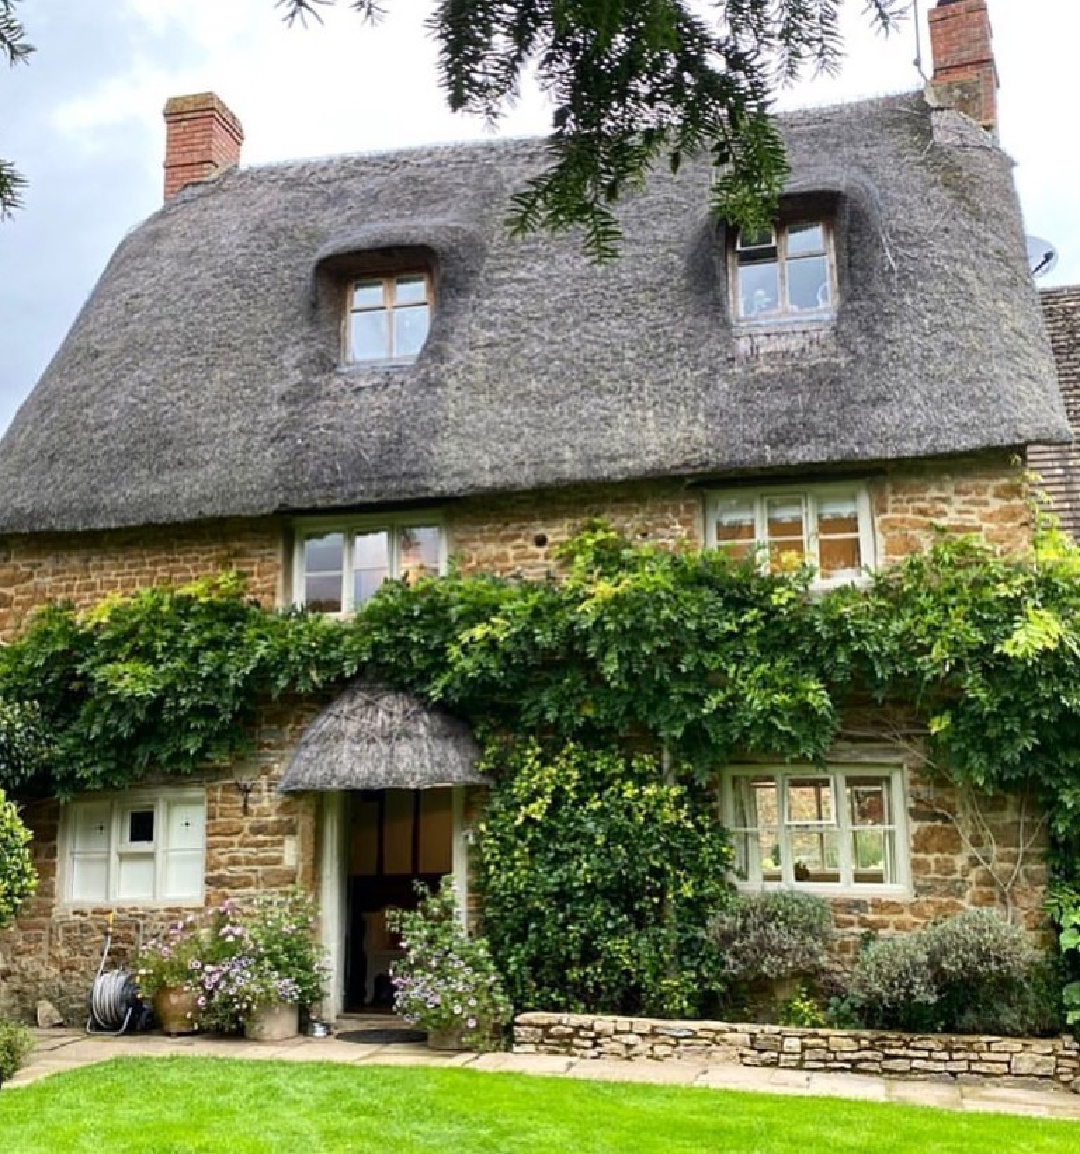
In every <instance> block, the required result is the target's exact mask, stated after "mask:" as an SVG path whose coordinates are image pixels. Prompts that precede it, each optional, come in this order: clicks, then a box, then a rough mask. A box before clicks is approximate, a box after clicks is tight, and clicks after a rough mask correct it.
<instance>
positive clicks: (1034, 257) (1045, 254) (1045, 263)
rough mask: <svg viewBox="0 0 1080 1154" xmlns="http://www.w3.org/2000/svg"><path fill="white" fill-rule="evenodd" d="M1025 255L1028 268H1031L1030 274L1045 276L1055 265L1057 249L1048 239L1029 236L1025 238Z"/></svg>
mask: <svg viewBox="0 0 1080 1154" xmlns="http://www.w3.org/2000/svg"><path fill="white" fill-rule="evenodd" d="M1027 256H1028V268H1029V269H1031V275H1032V276H1034V277H1040V276H1046V274H1047V273H1050V272H1053V271H1054V269H1055V268H1056V267H1057V262H1058V254H1057V249H1056V248H1054V246H1053V245H1052V244H1051V243H1050V242H1049V241H1048V240H1043V239H1042V238H1041V237H1037V236H1029V237H1028V238H1027Z"/></svg>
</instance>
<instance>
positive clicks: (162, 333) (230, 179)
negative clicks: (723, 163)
mask: <svg viewBox="0 0 1080 1154" xmlns="http://www.w3.org/2000/svg"><path fill="white" fill-rule="evenodd" d="M782 126H783V130H784V133H785V136H786V139H787V142H788V145H789V148H790V156H791V159H792V162H793V166H794V167H793V176H792V184H791V193H792V195H793V196H795V197H802V198H804V200H805V199H806V198H814V199H815V200H818V199H820V200H822V201H824V202H826V203H827V204H828V205H829V206H830V210H831V211H833V212H834V213H835V216H834V219H835V222H836V226H837V234H838V266H839V277H840V305H839V310H838V315H837V318H836V323H835V326H834V327H833V328H831V329H829V330H828V331H826V332H824V333H818V334H816V335H810V336H806V335H804V334H798V333H796V334H790V333H789V334H787V335H785V336H783V337H780V338H776V339H772V338H769V339H765V340H760V341H753V340H748V339H746V338H745V337H740V335H739V334H738V333H737V332H736V331H735V329H734V328H733V325H732V320H731V309H730V307H729V302H728V296H729V290H728V286H727V272H726V256H725V233H724V230H723V228H722V227H720V228H718V227H717V225H716V224H715V222H713V221H712V220H710V218H709V217H708V215H707V213H706V211H705V205H706V203H707V197H708V187H709V180H710V171H709V169H708V166H707V164H706V163H705V162H704V161H701V162H699V163H695V164H690V165H686V166H684V168H683V170H682V171H681V172H680V174H679V176H678V177H672V176H670V175H669V174H667V173H666V172H660V173H658V174H656V175H655V176H654V177H653V178H652V179H651V180H650V182H649V184H648V187H647V188H646V189H644V190H643V191H641V192H640V193H639V194H636V195H634V196H632V197H631V198H630V199H629V200H628V201H627V203H626V204H625V206H624V209H623V211H622V213H621V217H622V222H623V227H624V230H625V242H624V245H623V252H622V256H621V259H619V260H618V261H616V262H614V263H612V264H610V265H608V266H605V267H602V268H597V267H594V266H592V265H591V264H590V263H589V262H588V261H587V260H586V259H585V258H584V257H583V256H582V254H581V251H580V246H579V240H578V238H577V237H576V236H560V237H551V236H546V235H545V236H534V237H530V238H527V239H525V240H523V241H516V240H513V239H511V238H510V236H509V235H508V233H507V231H506V229H505V227H504V222H505V219H506V216H507V213H508V208H509V197H510V196H511V194H512V193H513V192H514V191H515V190H518V189H520V188H521V187H522V185H523V183H524V181H525V180H526V179H527V178H529V177H530V176H531V175H533V174H535V173H537V172H538V171H540V170H541V168H542V166H543V165H544V164H545V162H546V161H545V155H544V144H543V142H542V141H538V140H532V141H487V142H483V143H478V144H467V145H454V146H449V147H435V148H424V149H416V150H412V151H405V152H396V153H382V154H373V155H364V156H345V157H339V158H335V159H330V160H320V161H311V162H304V163H295V164H284V165H274V166H264V167H255V168H246V169H245V168H241V169H238V170H235V171H232V172H230V173H227V174H225V175H224V176H222V177H220V178H218V179H216V180H213V181H210V182H207V183H205V184H202V185H197V186H193V187H191V188H189V189H188V190H186V191H185V192H183V193H181V194H180V195H179V196H178V197H176V198H175V199H174V200H172V201H170V202H169V203H168V204H167V205H165V206H164V207H163V208H162V209H161V210H160V211H159V212H157V213H156V214H155V215H154V216H152V217H150V218H149V220H147V221H146V222H145V223H144V224H142V225H141V226H140V227H139V228H137V229H135V231H134V232H132V233H131V234H130V235H129V236H128V237H127V239H126V240H125V241H124V242H123V243H122V244H121V246H120V247H119V249H118V250H117V252H116V254H115V255H114V257H113V259H112V260H111V262H110V264H109V266H108V268H107V269H106V271H105V273H104V275H103V276H102V278H101V281H100V283H99V284H98V286H97V288H96V289H95V290H94V292H93V294H92V296H91V297H90V299H89V301H88V302H87V304H86V306H85V308H84V309H83V311H82V313H81V314H80V316H79V318H78V320H77V321H76V323H75V325H74V327H73V328H72V330H71V332H70V333H69V335H68V337H67V339H66V340H65V342H64V344H63V345H62V347H61V348H60V351H59V352H58V353H57V355H56V357H55V359H54V360H53V362H52V364H51V365H50V366H49V368H48V369H47V371H46V372H45V375H44V376H43V378H42V380H41V382H40V383H39V385H38V386H37V388H36V389H35V390H34V392H33V394H32V395H31V397H30V398H29V399H28V400H27V402H26V403H25V405H24V406H23V408H22V410H21V411H20V413H19V414H18V416H17V417H16V419H15V422H14V424H13V425H12V426H11V429H10V430H9V432H8V433H7V435H6V437H5V438H4V440H3V442H2V443H0V494H2V497H0V531H20V530H29V531H39V530H53V529H91V528H107V527H113V526H121V525H138V524H145V523H151V522H160V523H167V522H174V521H187V520H194V519H200V518H209V517H222V516H227V515H260V514H266V513H272V512H275V511H299V510H307V511H311V510H317V509H323V508H325V509H331V508H344V507H365V506H368V507H374V506H377V505H379V504H382V503H387V502H400V501H428V500H443V499H447V498H451V497H454V496H460V495H465V494H479V493H484V492H492V491H507V490H515V489H517V490H523V489H536V488H540V487H545V486H556V485H564V484H570V483H577V482H602V481H616V480H624V479H629V478H643V477H649V476H660V475H666V476H699V477H700V476H711V475H717V476H719V475H727V474H733V473H737V472H739V471H744V470H758V469H771V468H780V467H808V466H814V465H817V464H821V463H825V462H840V463H844V462H850V463H854V462H859V463H862V462H872V461H884V460H893V459H898V458H911V457H920V456H929V455H935V456H939V455H943V454H946V455H947V454H959V453H968V452H974V451H979V450H984V449H988V448H995V447H1012V446H1019V445H1024V444H1028V443H1031V442H1036V441H1047V442H1054V441H1058V440H1061V439H1068V436H1069V432H1068V427H1067V424H1066V421H1065V415H1064V413H1063V411H1062V408H1061V402H1060V399H1059V397H1058V395H1057V389H1056V385H1055V381H1054V370H1053V362H1052V359H1051V355H1050V349H1049V345H1048V343H1047V339H1046V335H1045V333H1044V331H1043V327H1042V322H1041V318H1040V315H1039V306H1038V299H1037V295H1036V292H1035V289H1034V287H1033V285H1032V283H1031V278H1030V276H1029V274H1028V271H1027V264H1026V257H1025V247H1024V239H1023V233H1022V226H1021V219H1020V212H1019V207H1018V204H1017V200H1016V196H1015V192H1014V189H1013V184H1012V179H1011V163H1010V161H1009V159H1008V157H1006V156H1005V155H1004V154H1003V153H1002V152H1001V151H1000V150H999V149H998V148H997V147H996V146H994V144H993V142H992V141H991V139H990V138H989V137H988V136H987V135H986V134H985V133H983V132H981V130H979V129H977V128H976V127H975V126H974V125H973V124H972V123H971V122H970V121H967V120H965V119H964V118H962V117H960V116H959V115H958V114H956V113H953V112H948V111H941V110H933V109H931V108H930V107H929V106H928V105H927V103H926V102H925V100H924V99H923V98H922V97H921V96H906V97H894V98H889V99H883V100H876V101H867V102H861V103H856V104H850V105H845V106H841V107H836V108H830V109H817V110H812V111H806V112H800V113H795V114H791V115H786V116H784V117H783V118H782ZM387 248H412V249H416V250H420V251H421V252H422V253H424V254H426V257H427V259H429V260H430V261H431V262H433V264H434V267H435V272H436V277H437V308H436V312H435V316H434V320H433V326H432V330H431V335H430V338H429V340H428V342H427V345H426V347H425V348H424V350H423V352H422V354H421V356H420V357H419V359H418V360H417V361H416V363H415V364H414V365H411V366H409V367H406V368H386V367H382V368H379V367H374V368H373V367H367V368H358V367H350V368H342V367H341V366H340V365H339V353H340V349H339V344H340V337H339V334H340V324H341V301H342V297H343V288H342V283H343V282H342V280H341V277H342V275H343V274H342V272H341V267H340V262H341V260H342V257H343V254H348V253H355V252H357V251H369V252H370V251H373V250H383V249H387Z"/></svg>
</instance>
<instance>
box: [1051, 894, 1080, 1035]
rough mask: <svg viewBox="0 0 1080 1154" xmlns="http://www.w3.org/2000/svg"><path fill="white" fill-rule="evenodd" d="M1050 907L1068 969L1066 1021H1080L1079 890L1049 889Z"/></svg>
mask: <svg viewBox="0 0 1080 1154" xmlns="http://www.w3.org/2000/svg"><path fill="white" fill-rule="evenodd" d="M1046 904H1047V911H1048V912H1049V914H1050V916H1051V918H1053V921H1054V925H1055V926H1056V927H1057V931H1058V949H1059V950H1060V951H1061V957H1062V963H1063V966H1064V969H1065V983H1064V987H1063V989H1062V992H1061V997H1062V1005H1063V1008H1064V1010H1065V1021H1066V1023H1067V1024H1068V1025H1070V1026H1077V1025H1080V890H1078V889H1076V888H1075V887H1073V886H1066V885H1058V886H1055V887H1054V888H1053V889H1052V890H1051V891H1050V898H1049V900H1048V902H1047V903H1046Z"/></svg>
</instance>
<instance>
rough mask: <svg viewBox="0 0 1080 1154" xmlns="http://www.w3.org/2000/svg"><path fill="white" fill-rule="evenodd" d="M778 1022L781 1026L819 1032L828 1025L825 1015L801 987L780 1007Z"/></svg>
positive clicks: (804, 988)
mask: <svg viewBox="0 0 1080 1154" xmlns="http://www.w3.org/2000/svg"><path fill="white" fill-rule="evenodd" d="M778 1022H779V1024H780V1025H781V1026H798V1027H800V1028H801V1029H804V1030H818V1029H821V1027H823V1026H824V1025H826V1018H825V1014H824V1012H823V1011H822V1009H821V1007H820V1006H819V1005H818V1004H817V1002H816V1001H815V1000H814V998H813V997H811V995H810V993H809V992H808V991H807V989H806V987H805V986H799V988H798V989H797V990H796V991H795V993H794V994H792V995H791V997H790V998H788V999H787V1001H786V1002H784V1003H783V1005H781V1007H780V1013H779V1016H778Z"/></svg>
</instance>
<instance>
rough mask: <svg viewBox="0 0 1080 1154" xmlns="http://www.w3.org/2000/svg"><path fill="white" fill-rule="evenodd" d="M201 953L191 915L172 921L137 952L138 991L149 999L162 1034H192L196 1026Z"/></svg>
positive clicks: (197, 1022)
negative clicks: (163, 1032) (182, 919)
mask: <svg viewBox="0 0 1080 1154" xmlns="http://www.w3.org/2000/svg"><path fill="white" fill-rule="evenodd" d="M202 953H203V941H202V935H201V933H200V932H199V927H198V924H197V920H196V918H195V917H193V916H192V917H189V918H187V919H185V920H184V921H180V922H173V923H172V924H171V925H169V926H168V928H167V929H165V930H164V931H162V933H160V934H158V935H157V937H155V938H153V939H151V940H150V941H149V942H148V943H147V944H146V945H145V946H144V947H143V948H142V949H141V950H140V951H139V955H138V958H137V960H136V969H135V977H136V981H137V982H138V985H139V991H140V993H141V994H142V996H143V997H144V998H146V999H147V1000H151V1001H152V1002H153V1006H154V1013H155V1014H157V1017H158V1020H159V1021H160V1022H161V1026H162V1029H163V1030H164V1031H165V1033H166V1034H193V1033H194V1032H195V1031H196V1030H197V1029H198V1028H199V1006H198V991H197V989H196V986H197V978H198V973H199V968H200V966H201V961H200V958H201V955H202Z"/></svg>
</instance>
